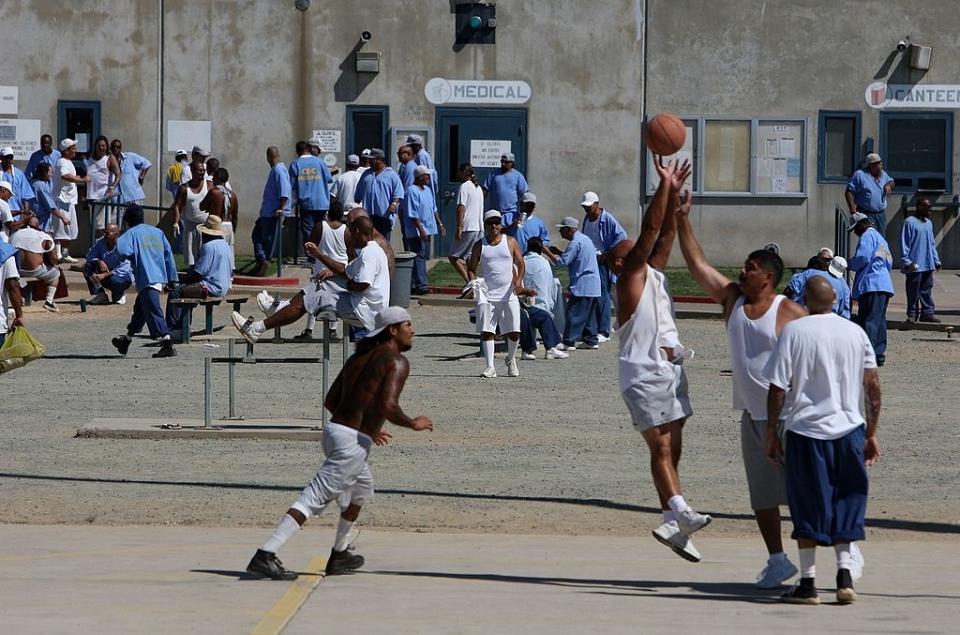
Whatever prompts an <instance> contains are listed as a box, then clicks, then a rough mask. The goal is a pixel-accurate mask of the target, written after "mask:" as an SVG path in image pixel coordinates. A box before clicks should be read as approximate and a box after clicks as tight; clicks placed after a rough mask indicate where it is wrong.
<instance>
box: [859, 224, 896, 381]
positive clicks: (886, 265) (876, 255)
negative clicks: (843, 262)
mask: <svg viewBox="0 0 960 635" xmlns="http://www.w3.org/2000/svg"><path fill="white" fill-rule="evenodd" d="M848 231H851V232H853V233H855V234H856V235H857V236H859V237H860V241H859V242H858V243H857V250H856V251H855V252H854V254H853V257H852V258H851V259H850V269H852V270H853V271H855V272H856V273H855V275H854V278H853V289H851V292H850V297H851V298H853V299H854V300H856V301H857V317H856V318H855V319H854V322H856V323H857V324H859V325H860V326H861V327H863V330H864V331H866V332H867V336H868V337H869V338H870V344H871V345H872V346H873V351H874V353H876V355H877V366H883V365H884V364H885V363H886V362H887V306H888V304H889V303H890V298H892V297H893V293H894V292H893V279H892V278H891V277H890V271H891V270H892V269H893V254H892V253H890V245H889V244H888V243H887V240H886V239H885V238H884V237H883V236H882V235H880V232H879V231H877V230H876V228H874V227H873V221H871V220H870V217H868V216H867V215H866V214H864V213H862V212H857V213H856V214H854V215H853V216H851V217H850V227H849V229H848Z"/></svg>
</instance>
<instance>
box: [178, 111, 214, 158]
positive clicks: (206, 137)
mask: <svg viewBox="0 0 960 635" xmlns="http://www.w3.org/2000/svg"><path fill="white" fill-rule="evenodd" d="M210 137H211V135H210V122H209V121H177V120H174V119H171V120H170V121H168V122H167V152H176V151H177V150H186V151H187V152H190V150H192V149H193V146H200V147H201V148H206V149H207V150H208V151H212V150H213V148H211V147H210Z"/></svg>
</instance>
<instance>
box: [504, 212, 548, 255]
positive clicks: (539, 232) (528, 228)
mask: <svg viewBox="0 0 960 635" xmlns="http://www.w3.org/2000/svg"><path fill="white" fill-rule="evenodd" d="M504 231H506V233H507V235H508V236H513V237H514V238H515V239H516V241H517V244H518V245H520V250H521V251H526V249H527V241H528V240H530V239H531V238H539V239H540V240H542V241H543V246H544V247H547V246H549V245H550V232H549V231H548V230H547V226H546V225H545V224H544V223H543V221H542V220H540V217H539V216H529V217H528V218H527V220H525V221H524V222H523V225H510V226H509V227H507V228H505V230H504Z"/></svg>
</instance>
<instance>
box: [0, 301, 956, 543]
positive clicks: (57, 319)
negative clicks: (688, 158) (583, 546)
mask: <svg viewBox="0 0 960 635" xmlns="http://www.w3.org/2000/svg"><path fill="white" fill-rule="evenodd" d="M412 313H413V316H414V324H415V327H416V328H417V331H418V337H417V339H416V340H415V343H414V349H413V350H412V351H411V352H410V353H409V357H410V360H411V364H412V375H411V377H410V379H409V381H408V383H407V387H406V390H405V392H404V399H403V406H404V408H405V409H406V410H407V411H408V413H411V414H426V415H428V416H430V417H431V418H433V420H434V423H435V426H436V429H435V431H434V432H433V433H413V432H410V431H407V430H403V429H399V428H395V427H394V429H393V430H392V432H393V433H394V443H393V444H392V445H391V446H389V447H386V448H376V449H375V450H374V451H373V454H372V458H371V463H372V467H373V470H374V474H375V478H376V481H377V484H378V488H379V490H380V492H379V494H378V495H377V496H376V497H375V499H374V500H373V501H372V502H371V504H370V505H368V507H367V509H366V510H365V512H364V515H363V518H364V520H365V522H366V523H367V524H369V525H376V526H379V527H395V528H403V529H407V530H425V531H430V530H444V531H451V530H453V531H458V530H462V531H471V532H476V531H481V532H483V531H503V532H507V533H572V534H596V533H601V534H607V533H609V534H623V535H632V534H636V533H637V532H643V533H645V532H646V531H648V530H649V527H651V526H652V525H654V524H655V522H656V519H655V517H654V515H653V514H652V513H650V512H651V511H653V509H654V508H655V507H657V501H656V496H655V493H654V490H653V487H652V484H651V482H650V477H649V472H648V468H647V461H648V454H647V452H646V449H645V447H644V445H643V441H642V439H641V437H640V435H639V434H638V433H636V432H635V431H634V430H633V428H632V427H631V426H630V424H629V420H628V417H627V413H626V409H625V406H624V405H623V403H622V401H621V400H620V396H619V394H618V392H617V377H616V372H617V371H616V348H615V343H614V342H611V343H609V344H606V345H604V346H603V347H602V348H601V350H599V351H577V352H575V353H573V355H572V357H571V358H570V359H569V360H558V361H545V360H542V359H538V360H537V361H535V362H522V363H521V367H520V368H521V373H522V375H523V376H522V377H521V378H519V379H509V378H506V377H502V378H500V379H496V380H480V379H479V378H477V377H476V375H477V374H478V373H479V371H480V370H482V365H483V364H482V362H481V360H479V359H478V358H476V357H474V356H473V354H474V353H475V351H476V349H477V345H476V336H475V335H474V334H473V328H472V325H470V324H469V323H467V322H466V319H465V318H466V313H465V311H464V310H461V309H459V308H448V307H416V308H414V309H412ZM128 315H129V307H95V310H92V311H91V312H88V313H85V314H81V313H78V312H67V313H64V314H61V315H48V314H45V313H37V312H31V313H30V314H29V315H28V316H27V317H28V324H29V327H30V328H31V331H32V332H33V333H34V334H35V335H36V336H37V337H38V338H40V340H41V341H43V342H44V343H45V344H46V346H47V348H48V355H49V357H48V358H46V359H43V360H39V361H36V362H34V363H33V364H31V365H29V366H27V367H25V368H22V369H19V370H16V371H14V372H12V373H10V374H7V375H3V376H0V383H2V384H4V385H5V386H6V389H7V392H8V394H9V395H10V397H9V398H8V406H7V408H6V413H5V416H4V417H3V422H4V426H3V427H4V430H3V451H2V466H0V472H2V475H0V490H2V492H3V496H2V497H0V522H15V523H97V524H199V525H209V526H243V525H255V526H270V525H272V524H273V523H274V522H275V521H276V519H277V518H278V517H279V516H280V515H281V514H282V513H283V511H284V510H285V509H286V506H287V505H288V504H289V503H290V502H291V501H292V500H293V498H294V497H295V495H296V493H297V492H298V491H299V489H300V488H301V487H302V486H303V484H304V483H306V482H307V481H308V480H309V479H310V477H311V476H312V475H313V472H314V471H315V469H316V467H317V465H318V464H319V462H320V460H321V458H322V455H321V453H320V448H319V447H318V446H317V445H316V444H313V443H308V442H278V441H250V440H232V441H136V440H97V439H76V438H74V434H75V432H76V430H77V428H78V427H80V426H81V425H82V424H83V423H85V422H87V421H89V420H90V419H92V418H94V417H98V416H106V417H123V416H129V417H138V416H164V417H170V418H178V417H194V418H195V417H199V416H201V408H202V401H201V400H202V377H203V364H202V358H203V357H204V356H205V355H207V354H214V355H224V354H225V353H226V343H225V342H223V341H221V342H219V343H220V344H221V345H222V347H221V348H220V349H216V350H214V349H211V348H208V347H205V346H204V345H203V344H202V343H197V342H195V343H194V344H192V345H190V346H181V347H179V349H178V350H179V353H180V355H179V356H178V357H176V358H174V359H168V360H154V359H150V357H149V355H150V353H151V352H153V350H155V349H153V348H146V347H145V346H143V345H145V344H148V343H149V342H148V341H147V340H138V341H137V342H136V343H135V344H134V346H133V347H132V348H131V351H130V354H129V356H128V357H127V358H126V359H121V358H119V357H117V356H116V355H115V351H114V350H113V348H112V347H111V346H110V342H109V340H110V337H111V336H113V335H115V334H118V333H120V332H122V330H123V327H124V325H125V323H126V320H127V318H128ZM227 315H228V314H227V311H226V310H223V309H220V310H218V312H217V313H216V318H217V320H218V322H219V323H220V324H223V323H225V322H226V320H227ZM679 326H680V330H681V335H682V338H683V340H684V342H685V344H686V345H687V346H689V347H692V348H694V349H696V351H697V356H696V358H695V359H694V360H693V361H691V362H690V363H689V366H688V373H689V378H690V387H691V395H692V399H693V403H694V409H695V411H696V414H695V415H694V417H693V418H692V419H691V420H690V422H689V423H688V425H687V428H686V438H685V443H684V458H683V462H682V463H681V477H682V480H683V483H684V489H685V493H686V495H687V497H688V499H689V500H690V501H691V502H692V503H693V504H694V506H695V507H697V509H700V510H703V511H709V512H711V513H714V514H716V515H717V516H718V522H716V523H715V524H714V525H713V526H711V532H717V533H729V534H743V533H747V532H752V531H753V525H752V521H751V520H750V517H749V506H748V500H747V494H746V484H745V482H744V476H743V471H742V467H741V463H740V450H739V439H738V421H739V417H738V416H737V413H735V412H733V411H732V410H731V408H730V407H729V404H730V379H729V376H727V375H725V374H724V373H723V371H724V369H727V368H729V363H728V361H727V352H726V338H725V335H724V334H723V331H722V325H721V323H720V322H719V321H717V320H683V321H681V322H680V324H679ZM228 328H232V327H228ZM299 328H300V325H294V326H292V327H290V328H289V329H288V331H286V332H285V334H287V335H294V334H296V333H297V332H299ZM924 336H925V337H942V336H940V335H933V334H915V333H906V332H891V333H890V348H889V351H888V353H887V359H888V364H887V366H886V367H885V368H884V369H883V371H882V381H883V387H884V413H883V416H882V418H881V432H880V440H881V446H882V449H883V453H884V454H883V459H882V461H881V463H880V465H878V466H876V467H874V468H872V471H871V475H872V479H873V480H872V491H871V502H870V508H869V512H868V516H869V518H870V519H871V524H872V526H873V527H874V529H872V530H871V531H872V532H873V533H874V534H877V533H884V534H885V535H893V534H894V533H899V531H909V532H910V535H913V536H923V535H932V534H924V533H918V532H917V531H916V530H929V531H934V532H937V531H939V532H943V531H946V532H960V524H958V521H960V511H958V502H960V501H958V498H960V494H958V485H960V477H958V468H957V465H956V456H957V450H958V446H960V442H958V420H960V417H958V414H957V413H958V411H960V398H958V396H957V379H956V372H957V371H956V369H957V361H958V357H960V345H958V344H942V343H935V342H923V341H916V340H915V338H917V337H924ZM318 348H319V347H318V346H309V345H285V346H283V347H275V346H272V345H269V344H263V345H258V351H259V352H260V354H261V355H265V356H266V355H269V356H279V355H286V356H306V355H311V354H318V353H317V351H318ZM502 366H503V364H502V354H498V370H501V369H502ZM319 372H320V367H319V366H307V365H271V366H259V367H253V368H250V367H242V368H241V369H240V371H239V372H238V391H239V394H240V409H241V414H243V415H245V416H247V417H276V418H279V419H282V418H284V417H303V416H314V415H316V413H317V410H316V408H317V403H318V402H319ZM215 381H216V386H217V392H218V394H217V401H216V403H215V406H214V413H215V415H221V414H224V413H225V412H226V384H225V382H226V368H225V367H223V366H215ZM331 519H332V515H331V516H328V517H327V519H326V520H324V521H322V522H321V523H315V524H316V525H317V526H322V525H326V524H329V523H330V522H332V520H331ZM881 527H883V528H892V529H890V530H889V531H885V532H879V528H881Z"/></svg>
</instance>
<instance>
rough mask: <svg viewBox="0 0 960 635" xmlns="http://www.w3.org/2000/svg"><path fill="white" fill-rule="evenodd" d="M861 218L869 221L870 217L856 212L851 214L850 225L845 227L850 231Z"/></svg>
mask: <svg viewBox="0 0 960 635" xmlns="http://www.w3.org/2000/svg"><path fill="white" fill-rule="evenodd" d="M862 220H865V221H869V220H870V217H869V216H867V215H866V214H864V213H863V212H857V213H856V214H854V215H853V216H851V217H850V225H849V226H848V227H847V231H848V232H852V231H853V228H854V227H856V226H857V223H859V222H860V221H862Z"/></svg>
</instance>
